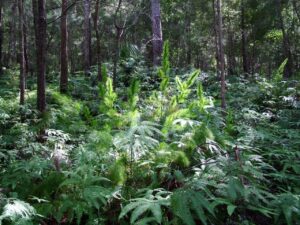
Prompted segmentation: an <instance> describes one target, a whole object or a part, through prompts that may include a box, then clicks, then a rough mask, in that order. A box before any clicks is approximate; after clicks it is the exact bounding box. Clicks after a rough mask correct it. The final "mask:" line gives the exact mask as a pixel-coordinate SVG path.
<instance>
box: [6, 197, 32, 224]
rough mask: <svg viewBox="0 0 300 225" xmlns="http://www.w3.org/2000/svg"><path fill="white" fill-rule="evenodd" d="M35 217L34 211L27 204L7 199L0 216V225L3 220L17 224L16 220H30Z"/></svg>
mask: <svg viewBox="0 0 300 225" xmlns="http://www.w3.org/2000/svg"><path fill="white" fill-rule="evenodd" d="M36 215H37V213H36V211H35V209H34V208H33V207H32V206H31V205H29V204H28V203H26V202H23V201H21V200H17V199H8V202H7V204H6V205H5V206H4V207H3V212H2V215H1V216H0V224H2V221H3V220H4V219H9V220H11V221H13V222H17V221H18V220H30V219H32V218H33V217H34V216H36Z"/></svg>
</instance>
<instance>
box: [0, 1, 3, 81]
mask: <svg viewBox="0 0 300 225" xmlns="http://www.w3.org/2000/svg"><path fill="white" fill-rule="evenodd" d="M2 8H3V3H2V1H1V2H0V76H1V75H2V73H3V70H2V67H3V61H2V60H3V56H2V50H3V25H2V23H3V22H2V20H3V19H2V18H3V15H2Z"/></svg>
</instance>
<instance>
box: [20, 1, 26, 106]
mask: <svg viewBox="0 0 300 225" xmlns="http://www.w3.org/2000/svg"><path fill="white" fill-rule="evenodd" d="M18 9H19V52H20V53H19V55H20V105H24V104H25V72H26V65H25V47H24V45H25V44H24V43H25V41H24V7H23V0H18Z"/></svg>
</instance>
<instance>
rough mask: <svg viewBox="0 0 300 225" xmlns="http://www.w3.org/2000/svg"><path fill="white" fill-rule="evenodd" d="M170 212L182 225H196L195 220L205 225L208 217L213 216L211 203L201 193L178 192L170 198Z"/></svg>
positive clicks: (190, 191) (192, 191)
mask: <svg viewBox="0 0 300 225" xmlns="http://www.w3.org/2000/svg"><path fill="white" fill-rule="evenodd" d="M171 205H172V211H173V212H174V214H175V215H176V216H178V217H179V218H180V219H181V220H182V222H183V223H184V224H187V225H196V224H197V223H196V218H197V219H199V220H200V221H201V222H202V224H207V221H208V220H209V216H215V215H214V211H213V208H212V205H211V203H210V202H209V201H208V200H207V198H206V197H204V196H203V195H202V194H201V192H199V191H194V190H184V189H182V190H178V191H176V192H174V193H173V195H172V198H171Z"/></svg>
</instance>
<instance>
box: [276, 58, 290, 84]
mask: <svg viewBox="0 0 300 225" xmlns="http://www.w3.org/2000/svg"><path fill="white" fill-rule="evenodd" d="M287 63H288V59H285V60H284V61H283V62H282V63H281V64H280V66H279V68H278V69H277V70H276V72H275V73H274V76H273V81H275V82H280V81H282V79H283V73H284V68H285V66H286V64H287Z"/></svg>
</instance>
